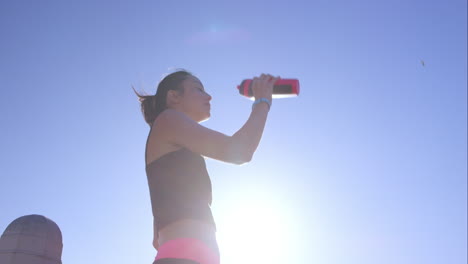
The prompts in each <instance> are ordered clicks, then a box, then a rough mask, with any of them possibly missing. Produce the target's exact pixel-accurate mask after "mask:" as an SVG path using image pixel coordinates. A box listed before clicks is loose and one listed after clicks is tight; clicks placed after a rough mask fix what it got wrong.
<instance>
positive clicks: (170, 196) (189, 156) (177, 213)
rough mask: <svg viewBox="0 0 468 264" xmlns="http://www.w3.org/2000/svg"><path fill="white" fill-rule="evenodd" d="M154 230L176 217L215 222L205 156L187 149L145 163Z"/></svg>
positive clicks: (176, 218) (214, 225) (174, 219)
mask: <svg viewBox="0 0 468 264" xmlns="http://www.w3.org/2000/svg"><path fill="white" fill-rule="evenodd" d="M146 175H147V178H148V185H149V190H150V196H151V205H152V211H153V217H154V220H155V229H156V234H157V231H158V230H160V229H162V228H163V227H165V226H166V225H168V224H170V223H172V222H175V221H177V220H180V219H197V220H201V221H204V222H207V223H209V224H212V225H213V227H214V230H216V224H215V221H214V219H213V215H212V212H211V202H212V191H211V180H210V177H209V175H208V171H207V170H206V164H205V159H204V158H203V157H202V156H201V155H199V154H197V153H194V152H192V151H190V150H189V149H187V148H181V149H179V150H176V151H173V152H169V153H167V154H165V155H163V156H162V157H160V158H159V159H157V160H155V161H153V162H151V163H150V164H148V165H147V166H146Z"/></svg>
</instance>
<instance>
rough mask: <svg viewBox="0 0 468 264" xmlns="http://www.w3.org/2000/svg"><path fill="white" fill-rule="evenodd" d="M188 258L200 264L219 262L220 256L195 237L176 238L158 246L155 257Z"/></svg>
mask: <svg viewBox="0 0 468 264" xmlns="http://www.w3.org/2000/svg"><path fill="white" fill-rule="evenodd" d="M162 258H178V259H190V260H193V261H196V262H198V263H200V264H219V262H220V256H219V254H218V252H215V251H214V250H213V249H211V248H210V247H209V246H208V245H206V244H205V243H204V242H203V241H201V240H199V239H196V238H188V237H185V238H176V239H172V240H169V241H167V242H166V243H164V244H162V245H161V246H160V247H159V250H158V254H157V255H156V259H155V260H158V259H162Z"/></svg>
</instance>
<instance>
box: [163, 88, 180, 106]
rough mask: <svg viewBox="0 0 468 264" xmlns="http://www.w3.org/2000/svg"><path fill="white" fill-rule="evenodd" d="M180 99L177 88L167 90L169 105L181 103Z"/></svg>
mask: <svg viewBox="0 0 468 264" xmlns="http://www.w3.org/2000/svg"><path fill="white" fill-rule="evenodd" d="M179 101H180V95H179V93H178V92H177V91H175V90H169V91H167V97H166V102H167V105H174V104H177V103H179Z"/></svg>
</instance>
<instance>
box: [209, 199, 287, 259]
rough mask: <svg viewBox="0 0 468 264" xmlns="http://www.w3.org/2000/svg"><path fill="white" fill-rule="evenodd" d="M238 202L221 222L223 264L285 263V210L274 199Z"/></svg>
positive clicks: (219, 232)
mask: <svg viewBox="0 0 468 264" xmlns="http://www.w3.org/2000/svg"><path fill="white" fill-rule="evenodd" d="M239 196H241V197H244V198H243V199H242V200H241V201H239V199H236V201H235V202H234V203H233V206H231V207H230V208H229V209H227V210H226V212H225V213H223V216H222V218H221V219H219V221H217V222H218V223H219V226H220V229H219V230H218V233H217V240H218V243H219V247H220V251H221V263H226V264H234V263H236V264H238V263H243V264H254V263H255V264H257V263H269V264H275V263H284V255H285V252H287V251H288V249H287V245H288V243H287V239H288V238H287V231H288V226H292V223H288V222H290V221H287V220H286V217H285V211H284V208H282V205H281V204H280V203H278V202H277V201H275V200H273V199H265V198H262V199H259V196H256V197H246V196H245V195H239Z"/></svg>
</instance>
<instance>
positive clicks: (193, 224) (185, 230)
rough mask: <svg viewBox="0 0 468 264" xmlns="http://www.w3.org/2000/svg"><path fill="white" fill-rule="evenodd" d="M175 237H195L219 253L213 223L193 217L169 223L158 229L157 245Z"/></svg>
mask: <svg viewBox="0 0 468 264" xmlns="http://www.w3.org/2000/svg"><path fill="white" fill-rule="evenodd" d="M177 238H196V239H199V240H201V241H203V242H204V243H206V245H208V246H209V247H210V248H211V249H213V250H214V252H216V253H217V254H219V249H218V243H217V241H216V230H215V228H214V226H213V225H210V224H208V223H205V222H202V221H200V220H195V219H183V220H179V221H176V222H174V223H171V224H169V225H167V226H165V227H164V228H162V229H160V230H159V238H158V243H159V246H161V245H163V244H164V243H165V242H167V241H169V240H173V239H177Z"/></svg>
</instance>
